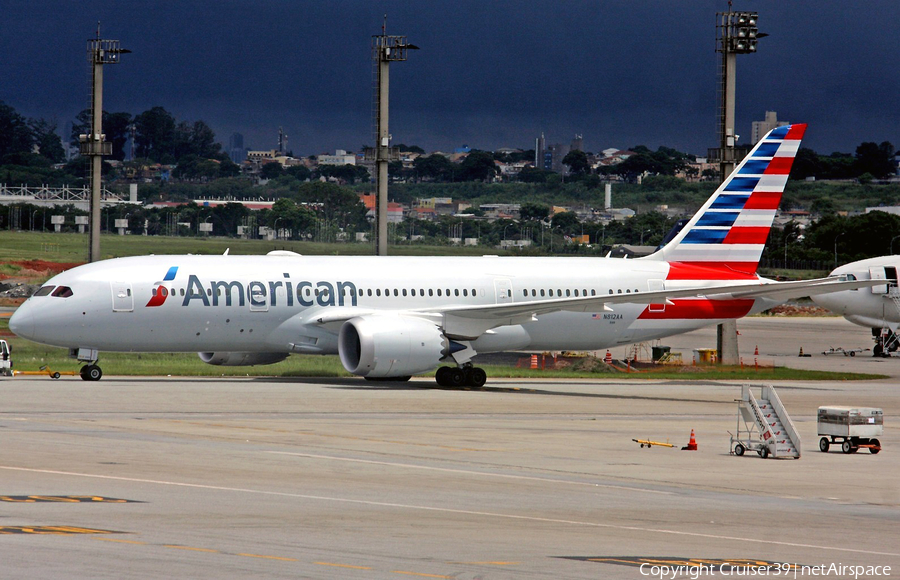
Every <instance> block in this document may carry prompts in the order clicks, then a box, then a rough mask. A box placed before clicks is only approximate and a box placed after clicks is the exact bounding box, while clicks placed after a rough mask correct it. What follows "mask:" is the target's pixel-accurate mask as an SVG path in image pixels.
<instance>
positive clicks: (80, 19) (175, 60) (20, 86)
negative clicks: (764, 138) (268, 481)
mask: <svg viewBox="0 0 900 580" xmlns="http://www.w3.org/2000/svg"><path fill="white" fill-rule="evenodd" d="M727 8H728V5H727V3H726V2H724V1H715V2H713V1H708V2H701V3H692V4H689V5H686V6H681V5H679V6H678V7H677V8H675V7H670V6H660V5H658V4H655V3H650V2H629V3H627V4H625V3H612V2H599V3H598V2H593V3H588V2H573V3H567V4H566V5H564V6H556V5H546V4H545V3H544V4H542V3H537V2H497V3H489V4H483V3H477V2H474V1H468V0H462V1H460V2H454V3H452V4H451V3H443V2H442V3H429V4H427V5H425V6H418V5H417V6H415V7H414V8H411V7H410V6H409V5H406V4H404V3H401V2H383V3H369V2H362V1H356V0H352V1H346V2H340V3H332V4H328V5H322V4H314V5H313V4H310V5H305V4H303V3H291V2H287V1H276V2H265V3H263V2H251V3H246V2H244V3H239V2H236V1H224V2H218V3H215V4H211V3H208V2H200V1H190V0H189V1H185V2H180V3H178V4H167V5H161V4H153V5H150V6H148V7H144V8H142V9H141V10H133V9H124V8H122V5H121V3H116V2H114V1H112V0H102V1H100V0H95V1H88V2H81V3H77V4H74V3H67V2H62V1H59V0H51V1H49V2H45V3H40V4H39V5H31V4H29V5H24V4H21V3H14V2H11V1H8V0H2V1H0V9H2V13H3V14H4V23H3V25H2V28H0V43H2V45H3V47H4V48H5V54H7V55H9V56H8V57H7V58H5V59H3V60H2V62H0V75H2V77H3V78H4V79H7V82H6V83H4V84H3V85H2V88H0V100H2V101H4V102H6V103H7V104H9V105H11V106H13V107H14V108H16V110H18V111H19V112H20V113H21V114H23V115H25V116H28V117H44V118H53V119H55V120H56V121H57V122H58V126H59V131H60V133H62V132H63V130H64V128H65V126H66V124H67V123H68V122H70V121H71V120H72V119H73V118H74V116H75V114H77V113H78V112H79V111H80V110H82V109H84V108H87V106H88V95H89V85H88V76H89V69H88V64H87V59H86V53H85V41H86V40H87V39H88V38H89V37H92V36H93V35H94V34H95V31H96V26H97V21H98V20H99V21H100V22H101V37H103V38H112V39H118V40H120V41H121V42H122V46H123V47H125V48H128V49H130V50H132V51H133V52H132V53H131V54H127V55H125V56H123V58H122V63H121V64H119V65H116V66H115V67H110V68H109V69H108V72H107V73H106V75H105V77H106V83H105V95H104V96H105V99H104V102H105V105H106V106H105V108H106V109H107V110H108V111H127V112H129V113H132V114H137V113H140V112H143V111H145V110H147V109H149V108H151V107H153V106H162V107H164V108H166V109H167V110H169V111H170V112H172V113H173V114H174V115H175V116H176V117H177V118H178V119H179V120H188V121H195V120H203V121H206V122H207V123H208V124H209V125H210V126H211V127H212V128H213V129H214V131H215V132H216V136H217V139H218V140H219V142H221V143H222V144H223V146H225V147H224V148H225V149H227V146H228V141H229V137H230V136H231V134H232V133H241V134H242V135H244V142H245V145H246V146H247V147H250V148H253V149H275V148H277V139H278V130H279V127H284V132H285V133H286V134H287V135H288V137H289V139H290V141H289V148H290V149H292V150H293V151H294V153H295V154H296V155H311V154H319V153H324V152H330V151H334V150H335V149H349V150H359V148H360V147H362V146H363V145H364V144H369V143H371V140H372V121H371V118H370V117H371V94H372V70H371V61H370V56H371V54H370V43H371V36H372V35H373V34H378V33H380V31H381V26H382V22H383V17H384V14H385V13H387V15H388V21H387V32H388V34H404V35H407V36H408V38H409V41H410V42H412V43H413V44H416V45H418V46H420V47H421V50H418V51H414V52H412V53H411V54H410V57H409V61H408V62H404V63H396V64H394V65H393V66H392V70H391V133H392V134H393V136H394V142H395V143H406V144H408V145H419V146H421V147H423V148H424V149H426V150H427V151H433V150H443V151H452V150H454V149H455V148H457V147H459V146H461V145H463V144H467V145H469V146H471V147H473V148H480V149H498V148H500V147H515V148H522V149H528V148H530V147H531V146H533V143H534V139H535V137H536V136H538V135H539V134H541V133H544V134H545V135H546V136H547V142H548V143H556V142H559V143H568V142H569V141H570V140H571V139H572V138H573V137H574V136H575V135H576V134H582V135H584V145H585V149H586V150H589V151H594V152H597V151H599V150H602V149H605V148H609V147H618V148H622V149H625V148H629V147H633V146H635V145H639V144H644V145H647V146H648V147H651V148H653V149H655V148H656V147H658V146H660V145H666V146H669V147H674V148H677V149H680V150H682V151H686V152H690V153H695V154H697V155H703V154H705V153H706V149H707V148H708V147H713V146H715V145H716V142H715V127H716V69H717V63H718V56H719V55H717V54H716V53H715V22H716V20H715V12H716V11H723V10H727ZM734 9H735V10H754V11H758V12H759V13H760V17H759V26H760V31H761V32H765V33H768V34H769V37H767V38H763V39H761V40H760V43H759V52H758V53H757V54H753V55H746V56H744V55H742V56H739V57H738V73H737V78H738V98H737V131H738V134H739V135H741V137H742V140H743V141H749V140H750V131H751V123H752V122H753V121H759V120H762V119H763V118H764V115H765V111H767V110H773V111H777V112H778V116H779V118H780V119H784V120H788V121H791V122H805V123H809V124H810V130H809V133H808V140H807V144H808V145H809V146H810V147H812V148H813V149H815V150H817V151H818V152H819V153H822V154H828V153H831V152H832V151H844V152H851V153H852V151H853V149H854V148H855V147H856V145H858V144H859V143H860V142H862V141H875V142H881V141H892V142H894V143H897V142H898V141H900V135H898V127H900V79H898V78H897V77H896V75H894V74H892V71H893V67H892V66H891V65H892V64H893V63H892V60H894V59H893V54H894V53H895V51H896V49H895V42H894V38H893V30H892V26H893V25H892V23H893V22H896V20H897V17H900V6H898V5H897V4H896V3H895V2H888V1H876V2H871V3H867V4H866V5H865V8H864V9H856V10H854V12H853V18H848V17H847V12H846V7H845V5H840V4H838V3H837V2H820V3H817V4H816V5H815V11H814V12H813V10H812V8H811V5H808V4H803V3H778V2H775V1H757V2H752V3H751V2H743V3H737V5H735V6H734ZM48 37H49V38H52V39H53V42H47V38H48ZM64 137H65V136H64Z"/></svg>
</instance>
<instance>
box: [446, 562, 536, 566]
mask: <svg viewBox="0 0 900 580" xmlns="http://www.w3.org/2000/svg"><path fill="white" fill-rule="evenodd" d="M448 564H468V565H472V566H518V565H519V564H521V562H448Z"/></svg>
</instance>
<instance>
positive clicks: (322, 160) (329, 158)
mask: <svg viewBox="0 0 900 580" xmlns="http://www.w3.org/2000/svg"><path fill="white" fill-rule="evenodd" d="M316 159H317V161H318V162H319V165H356V155H354V154H353V153H347V152H346V151H344V150H343V149H338V150H337V151H335V152H334V155H319V156H318V157H317V158H316Z"/></svg>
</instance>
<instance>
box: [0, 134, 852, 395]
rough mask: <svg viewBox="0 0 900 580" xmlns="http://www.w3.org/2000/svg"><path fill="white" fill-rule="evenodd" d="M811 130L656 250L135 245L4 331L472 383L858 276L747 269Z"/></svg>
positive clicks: (728, 186)
mask: <svg viewBox="0 0 900 580" xmlns="http://www.w3.org/2000/svg"><path fill="white" fill-rule="evenodd" d="M805 129H806V125H793V126H786V127H779V128H777V129H774V130H773V131H771V132H770V133H769V134H768V135H766V137H765V138H763V139H762V140H761V141H760V142H759V143H758V144H757V145H756V146H755V147H754V148H753V150H752V151H751V152H750V154H749V155H748V156H747V158H746V159H744V161H742V162H741V163H740V165H738V167H737V168H736V169H735V171H734V172H733V173H732V174H731V175H730V176H729V177H728V179H727V180H726V181H725V182H724V183H723V184H722V185H721V186H720V187H719V188H718V189H717V190H716V192H715V193H714V194H713V195H712V197H710V198H709V200H708V201H707V202H706V203H705V204H704V205H703V207H701V208H700V210H699V211H698V212H697V213H696V215H694V217H693V218H692V219H691V220H690V221H689V222H688V223H687V224H686V225H685V227H684V228H683V229H682V230H681V231H680V232H679V233H678V234H677V235H676V236H675V237H674V238H673V239H672V240H671V241H669V242H668V243H667V244H666V245H665V246H664V247H662V248H661V249H660V250H659V251H657V252H656V253H654V254H653V255H651V256H647V257H646V258H642V259H637V260H621V259H610V258H570V257H567V258H561V257H560V258H557V257H553V258H524V257H497V256H484V257H478V258H473V257H445V258H434V257H429V258H421V257H377V256H365V257H361V256H300V255H299V254H294V253H292V252H271V253H270V254H268V255H267V256H229V255H224V256H191V255H188V256H143V257H131V258H119V259H114V260H107V261H102V262H96V263H93V264H87V265H84V266H79V267H77V268H73V269H71V270H69V271H67V272H63V273H61V274H59V275H58V276H55V277H53V278H52V279H50V280H49V281H48V282H47V284H46V285H45V286H43V287H42V288H41V289H40V290H38V291H37V292H36V293H35V294H34V296H32V297H31V298H29V299H28V300H27V301H26V302H25V303H24V304H23V305H22V306H21V307H20V308H19V309H18V310H17V311H16V312H15V314H14V315H13V316H12V318H11V319H10V322H9V326H10V329H11V330H12V331H13V332H14V333H16V334H17V335H18V336H21V337H23V338H27V339H30V340H34V341H37V342H41V343H45V344H50V345H55V346H61V347H67V348H69V349H70V354H72V356H74V357H76V358H78V360H81V361H84V362H86V363H88V364H86V365H85V366H84V367H82V370H81V376H82V378H84V379H85V380H98V379H99V378H100V377H101V376H102V372H101V370H100V367H99V366H97V364H96V363H97V360H98V353H99V351H101V350H106V351H117V352H199V355H200V358H201V360H203V361H204V362H206V363H209V364H214V365H258V364H269V363H274V362H278V361H281V360H284V359H285V358H286V357H287V356H288V355H289V354H291V353H321V354H329V353H330V354H334V353H337V354H339V355H340V360H341V363H342V364H343V365H344V368H346V369H347V370H348V371H349V372H351V373H354V374H356V375H361V376H363V377H365V378H367V379H373V380H377V379H393V380H404V379H407V378H409V376H410V375H413V374H416V373H422V372H425V371H428V370H430V369H433V368H435V367H438V366H439V365H441V364H442V363H449V365H450V366H443V367H440V368H439V369H438V370H437V373H436V379H437V382H438V384H441V385H462V384H468V385H474V386H481V385H483V384H484V382H485V380H486V378H487V377H486V374H485V372H484V370H482V369H480V368H477V367H474V366H473V365H472V363H471V360H472V358H473V357H474V356H475V354H476V353H479V352H496V351H504V350H522V349H529V350H597V349H604V348H609V347H613V346H617V345H624V344H630V343H634V342H639V341H647V340H652V339H657V338H662V337H665V336H670V335H673V334H679V333H682V332H688V331H691V330H695V329H697V328H701V327H703V326H708V325H713V324H717V323H720V322H722V321H724V320H726V319H735V318H740V317H742V316H746V315H747V314H752V313H756V312H760V311H762V310H765V309H767V308H770V307H772V306H774V305H776V304H778V303H780V302H783V301H784V300H787V299H789V298H792V297H799V296H808V295H811V294H817V293H820V292H831V291H835V290H837V289H848V288H862V287H868V286H869V285H870V284H869V283H868V282H863V281H856V282H847V281H843V282H841V281H837V280H834V279H827V278H826V279H821V280H813V281H800V282H774V281H771V280H767V279H764V278H761V277H760V276H758V275H757V274H756V269H757V265H758V263H759V259H760V255H761V254H762V250H763V246H764V244H765V242H766V238H767V236H768V234H769V228H770V226H771V225H772V220H773V219H774V216H775V210H776V209H777V208H778V204H779V202H780V201H781V195H782V192H783V191H784V187H785V184H786V182H787V179H788V173H789V172H790V168H791V163H792V162H793V159H794V155H795V154H796V152H797V149H798V147H799V145H800V139H801V138H802V136H803V132H804V130H805Z"/></svg>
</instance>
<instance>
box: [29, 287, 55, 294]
mask: <svg viewBox="0 0 900 580" xmlns="http://www.w3.org/2000/svg"><path fill="white" fill-rule="evenodd" d="M54 288H56V286H41V287H40V289H38V291H37V292H35V293H34V296H46V295H47V294H50V293H51V292H53V289H54Z"/></svg>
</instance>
